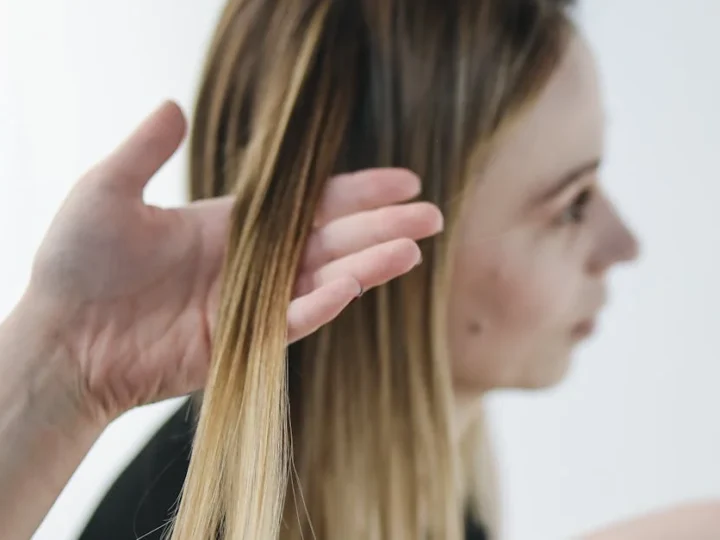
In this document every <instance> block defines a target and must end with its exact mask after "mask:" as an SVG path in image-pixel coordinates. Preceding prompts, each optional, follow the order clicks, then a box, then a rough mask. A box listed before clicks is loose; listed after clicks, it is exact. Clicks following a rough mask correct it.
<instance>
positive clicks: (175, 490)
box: [80, 401, 487, 540]
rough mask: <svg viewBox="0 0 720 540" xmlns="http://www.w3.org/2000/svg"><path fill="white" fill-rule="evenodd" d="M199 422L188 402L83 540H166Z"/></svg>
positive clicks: (469, 536) (469, 535) (119, 484)
mask: <svg viewBox="0 0 720 540" xmlns="http://www.w3.org/2000/svg"><path fill="white" fill-rule="evenodd" d="M193 425H194V424H193V419H192V413H191V410H190V402H189V401H188V403H187V404H186V405H185V406H183V407H182V408H181V409H179V410H178V412H176V413H175V414H174V415H173V416H172V417H171V418H170V419H169V420H168V421H167V422H166V423H165V424H164V425H163V426H162V427H161V428H160V429H159V430H158V432H157V433H156V434H155V435H154V436H153V438H152V439H151V440H150V442H148V444H147V445H146V446H145V447H144V448H143V449H142V450H141V451H140V453H139V454H138V455H137V456H136V457H135V459H134V460H133V461H132V462H131V463H130V465H128V467H127V468H126V469H125V471H123V473H122V474H121V475H120V477H119V478H118V479H117V481H116V482H115V483H114V484H113V486H112V487H111V488H110V490H109V491H108V493H107V494H106V495H105V498H104V499H103V500H102V502H101V503H100V505H99V506H98V508H97V509H96V510H95V513H94V514H93V516H92V518H91V519H90V522H89V523H88V525H87V528H86V529H85V532H83V534H82V536H81V537H80V540H137V539H139V538H142V540H161V538H162V536H163V532H164V530H165V527H164V526H165V525H166V524H167V522H168V519H169V517H170V516H171V514H172V511H173V510H174V509H175V504H176V503H177V500H178V498H179V495H180V490H181V488H182V485H183V482H184V481H185V475H186V474H187V468H188V462H189V459H190V449H191V443H192V437H193ZM466 531H467V532H466V536H465V538H466V540H487V539H486V536H485V534H484V532H483V530H482V528H480V527H478V526H477V525H475V524H474V523H472V522H471V521H468V523H467V528H466Z"/></svg>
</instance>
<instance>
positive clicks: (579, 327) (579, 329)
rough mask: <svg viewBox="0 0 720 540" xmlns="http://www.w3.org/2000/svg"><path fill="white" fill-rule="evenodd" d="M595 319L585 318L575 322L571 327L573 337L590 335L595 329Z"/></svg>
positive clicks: (581, 337) (579, 337)
mask: <svg viewBox="0 0 720 540" xmlns="http://www.w3.org/2000/svg"><path fill="white" fill-rule="evenodd" d="M595 326H596V323H595V319H587V320H584V321H582V322H580V323H578V324H576V325H575V326H574V327H573V329H572V336H573V339H576V340H582V339H585V338H588V337H590V336H591V335H592V334H593V332H594V331H595Z"/></svg>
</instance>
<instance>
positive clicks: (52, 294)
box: [0, 103, 443, 540]
mask: <svg viewBox="0 0 720 540" xmlns="http://www.w3.org/2000/svg"><path fill="white" fill-rule="evenodd" d="M184 133H185V120H184V118H183V115H182V113H181V112H180V110H179V109H178V107H177V106H176V105H174V104H172V103H169V104H165V105H164V106H162V107H161V108H160V109H159V110H158V111H157V112H156V113H155V114H153V115H152V116H151V117H150V118H149V119H148V120H147V121H146V122H145V123H143V124H142V125H141V126H140V127H139V128H138V130H137V132H136V133H135V134H133V136H131V137H130V138H129V139H128V140H127V141H126V142H125V143H124V144H123V145H121V146H120V148H118V150H117V151H116V152H115V153H113V154H112V155H111V156H109V157H108V158H107V159H106V160H104V161H103V162H102V163H100V164H98V165H97V166H96V167H95V168H94V169H93V170H91V171H90V172H89V173H88V174H87V175H85V176H84V177H83V178H81V179H80V180H79V181H78V183H77V185H76V186H75V187H74V189H73V190H72V191H71V193H70V195H69V196H68V198H67V200H66V202H65V204H64V205H63V206H62V208H61V209H60V211H59V213H58V215H57V216H56V218H55V220H54V221H53V223H52V225H51V227H50V230H49V231H48V234H47V237H46V239H45V241H44V242H43V244H42V246H41V247H40V249H39V252H38V254H37V257H36V260H35V264H34V268H33V274H32V277H31V280H30V285H29V287H28V289H27V291H26V292H25V294H24V296H23V298H22V300H21V301H20V303H19V304H18V305H17V307H16V308H15V309H14V310H13V312H12V313H11V315H10V316H9V317H8V318H7V319H6V320H5V321H4V322H3V323H2V324H1V325H0V441H4V442H3V444H1V445H0V485H2V486H3V489H2V490H0V523H2V531H3V532H2V536H3V538H4V539H8V540H14V539H18V540H20V539H26V538H29V537H30V536H31V535H32V533H33V531H34V530H35V529H36V528H37V526H38V525H39V524H40V522H41V520H42V518H43V516H44V515H45V514H46V513H47V511H48V510H49V509H50V507H51V505H52V503H53V502H54V500H55V499H56V498H57V496H58V495H59V493H60V491H61V490H62V488H63V487H64V486H65V484H66V483H67V481H68V480H69V478H70V476H71V474H72V472H73V471H74V470H75V469H76V468H77V466H78V465H79V464H80V462H81V460H82V458H83V457H84V456H85V454H86V453H87V452H88V451H89V449H90V447H91V446H92V444H93V443H94V442H95V440H96V439H97V437H98V436H99V435H100V434H101V432H102V431H103V430H104V429H105V427H106V426H107V425H108V423H109V422H110V421H111V420H112V419H114V418H115V417H117V416H118V415H119V414H122V413H123V412H125V411H127V410H128V409H130V408H132V407H134V406H136V405H141V404H145V403H150V402H152V401H157V400H159V399H163V398H167V397H172V396H179V395H183V394H187V393H189V392H192V391H194V390H198V389H200V388H202V386H203V384H204V382H205V377H206V375H207V366H208V363H209V360H210V350H209V338H208V336H209V335H210V333H211V332H212V329H213V324H214V320H213V314H214V313H215V311H216V309H217V304H218V298H217V291H218V284H219V279H220V274H219V272H220V268H221V262H222V256H223V246H224V238H225V233H226V230H227V227H228V216H229V214H230V208H231V204H232V202H231V199H230V198H222V199H216V200H210V201H203V202H201V203H195V204H191V205H189V206H186V207H183V208H174V209H160V208H154V207H149V206H147V205H145V204H144V203H143V200H142V193H143V189H144V187H145V185H146V184H147V182H148V181H149V180H150V178H151V177H152V176H153V174H154V173H155V172H156V171H157V170H158V169H159V168H160V167H161V166H162V165H163V164H164V163H165V161H167V159H169V158H170V156H171V155H172V154H173V152H174V151H175V150H176V149H177V147H178V145H179V144H180V142H181V140H182V139H183V136H184ZM419 189H420V181H419V179H418V178H417V177H416V176H414V175H412V174H410V173H408V172H407V171H398V170H387V169H384V170H374V171H365V172H361V173H357V174H352V175H344V176H339V177H336V178H334V179H331V180H330V182H329V183H328V186H327V188H326V190H325V192H324V194H323V198H322V201H321V203H320V208H319V210H318V213H317V215H316V220H315V222H316V227H315V230H314V231H313V233H312V235H311V237H310V239H309V241H308V244H307V246H306V251H305V257H304V259H303V263H302V265H301V268H300V270H299V273H298V276H297V281H298V286H297V287H296V289H297V294H296V297H295V299H294V300H293V301H292V303H291V304H290V305H289V307H288V341H293V340H296V339H300V338H302V337H304V336H306V335H308V334H310V333H311V332H313V331H315V330H316V329H317V328H318V327H320V326H322V325H323V324H326V323H327V322H329V321H330V320H332V319H333V318H335V317H336V316H337V315H338V314H339V313H340V312H341V311H342V309H343V308H344V307H345V306H347V305H348V304H349V303H350V302H351V301H352V300H353V299H354V298H355V297H356V296H357V295H358V294H359V293H360V292H361V290H363V289H368V288H370V287H374V286H377V285H379V284H381V283H384V282H386V281H388V280H390V279H393V278H395V277H397V276H399V275H401V274H404V273H405V272H407V271H409V270H411V269H412V268H413V267H414V266H416V265H417V264H418V263H419V262H420V250H419V248H418V246H417V244H416V243H415V240H419V239H421V238H425V237H427V236H431V235H433V234H436V233H437V232H439V231H440V230H441V229H442V226H443V220H442V216H441V214H440V212H439V210H438V209H437V208H436V207H434V206H432V205H430V204H427V203H417V202H414V203H406V204H405V202H406V201H408V200H409V199H412V198H414V197H415V196H416V195H417V194H418V192H419ZM383 225H384V229H385V230H384V232H383V234H382V235H380V236H378V235H375V234H374V231H377V230H378V229H379V228H381V226H383Z"/></svg>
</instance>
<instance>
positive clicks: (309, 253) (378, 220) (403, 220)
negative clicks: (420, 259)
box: [302, 202, 443, 271]
mask: <svg viewBox="0 0 720 540" xmlns="http://www.w3.org/2000/svg"><path fill="white" fill-rule="evenodd" d="M442 227H443V216H442V213H441V212H440V210H439V209H438V208H437V206H435V205H433V204H430V203H427V202H418V203H409V204H402V205H396V206H386V207H384V208H378V209H376V210H369V211H366V212H359V213H356V214H352V215H350V216H347V217H344V218H340V219H337V220H335V221H332V222H330V223H328V224H327V225H326V226H325V227H322V228H320V229H317V230H316V231H314V232H313V234H312V235H311V236H310V238H309V240H308V244H307V249H306V250H305V258H304V260H303V266H302V268H303V271H312V270H315V269H317V268H320V267H321V266H323V265H325V264H327V263H329V262H331V261H333V260H336V259H341V258H342V257H345V256H346V255H350V254H351V253H355V252H358V251H362V250H363V249H366V248H369V247H371V246H373V245H376V244H383V243H385V242H389V241H390V240H396V239H398V238H410V239H411V240H420V239H422V238H427V237H429V236H432V235H434V234H437V233H438V232H440V231H441V230H442Z"/></svg>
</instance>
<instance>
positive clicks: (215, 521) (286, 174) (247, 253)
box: [172, 0, 569, 540]
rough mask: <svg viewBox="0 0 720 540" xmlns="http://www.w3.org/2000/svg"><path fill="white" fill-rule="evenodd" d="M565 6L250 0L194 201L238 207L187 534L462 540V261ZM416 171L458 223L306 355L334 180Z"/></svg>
mask: <svg viewBox="0 0 720 540" xmlns="http://www.w3.org/2000/svg"><path fill="white" fill-rule="evenodd" d="M567 3H568V2H562V1H560V0H555V1H551V0H276V1H270V0H229V1H228V3H227V5H226V7H225V10H224V12H223V14H222V17H221V19H220V22H219V24H218V27H217V30H216V34H215V37H214V41H213V43H212V46H211V49H210V54H209V58H208V62H207V67H206V71H205V75H204V78H203V83H202V87H201V91H200V95H199V100H198V103H197V107H196V113H195V122H194V131H193V136H192V144H191V196H192V198H193V199H198V198H206V197H213V196H217V195H221V194H226V193H233V194H234V195H235V196H236V204H235V207H234V210H233V214H232V218H231V231H230V235H229V238H228V243H227V246H228V249H227V257H226V263H225V267H224V270H223V288H222V293H221V295H222V302H221V308H220V313H219V319H218V324H217V329H216V332H215V335H214V336H213V349H214V350H213V358H212V363H211V366H210V375H209V380H208V384H207V388H206V390H205V393H204V396H203V402H202V407H201V412H200V416H199V422H198V426H197V433H196V437H195V442H194V448H193V453H192V458H191V462H190V467H189V472H188V477H187V479H186V483H185V486H184V489H183V494H182V498H181V502H180V507H179V511H178V515H177V518H176V521H175V524H174V527H173V530H172V539H173V540H212V539H215V538H220V539H223V540H255V539H275V538H281V539H283V540H290V539H293V540H294V539H299V538H301V537H307V538H319V539H339V538H342V539H346V540H360V539H362V540H366V539H373V538H376V539H379V538H386V539H393V540H403V539H408V540H410V539H412V540H417V539H419V538H433V539H446V540H456V539H459V538H461V536H462V532H463V516H464V512H465V511H466V505H467V504H469V503H468V501H469V500H470V499H471V497H470V495H471V494H470V493H469V491H470V487H469V486H471V485H473V483H472V482H468V481H467V478H468V475H469V474H470V472H469V471H467V470H465V471H461V468H460V467H459V466H458V463H459V461H460V451H459V449H458V447H457V446H458V445H457V444H456V442H455V440H454V437H453V433H452V429H453V426H452V422H451V399H452V385H451V378H450V370H449V362H448V359H447V354H446V346H445V342H444V340H445V333H446V328H445V325H446V322H445V308H446V302H447V294H446V290H447V287H448V285H449V284H448V279H449V275H450V270H449V268H450V266H449V260H450V257H449V256H448V251H449V250H450V249H451V246H450V244H449V243H448V242H451V241H452V238H453V229H454V222H455V221H456V217H457V215H458V214H459V212H460V211H461V206H462V199H463V197H462V195H463V192H464V190H465V189H466V188H467V186H468V185H469V182H470V174H469V171H468V167H469V164H470V163H471V160H472V158H473V157H474V156H475V155H476V154H477V152H478V151H479V150H478V149H482V148H484V147H485V146H486V145H487V143H489V142H490V141H491V140H492V137H493V136H494V134H495V133H496V132H497V130H498V129H499V127H500V126H501V125H502V124H503V122H505V121H506V119H507V118H509V117H510V115H512V114H513V113H514V112H515V111H517V110H518V107H521V106H522V105H523V104H525V103H527V101H528V100H530V99H531V98H532V97H533V96H534V95H535V94H537V92H538V90H539V89H540V88H542V86H543V85H544V84H545V82H546V80H547V78H548V77H549V75H550V73H551V72H552V70H553V68H554V66H555V65H556V63H557V60H558V58H559V56H560V54H561V52H562V48H563V43H564V41H565V34H566V29H567V28H568V27H569V24H567V23H568V20H567V16H566V13H565V8H566V4H567ZM375 166H394V167H404V168H408V169H411V170H413V171H415V172H416V173H418V174H419V175H420V177H421V178H422V180H423V197H424V198H426V199H428V200H430V201H432V202H434V203H435V204H437V205H438V206H440V208H441V209H442V210H443V212H444V214H445V215H446V234H444V235H442V236H440V237H437V238H434V239H432V240H428V241H425V242H423V243H422V244H421V248H422V250H423V259H424V264H423V265H422V266H421V267H418V268H416V269H415V270H413V271H412V272H411V273H409V274H408V275H406V276H403V277H402V278H401V279H397V280H395V281H393V282H391V283H389V284H387V285H385V286H382V287H378V288H376V289H374V290H371V291H368V292H367V293H366V294H365V295H364V296H363V297H362V298H360V299H358V300H357V301H356V302H354V303H353V304H352V305H351V306H350V307H349V308H348V309H346V310H345V312H344V313H343V314H342V315H341V316H340V317H339V318H338V319H337V320H336V321H334V322H333V323H331V324H330V325H328V326H327V327H325V328H323V329H322V330H321V331H319V332H317V333H316V334H315V335H313V336H311V337H309V338H306V339H304V340H302V341H301V342H299V343H296V344H293V345H292V346H290V348H289V349H288V348H287V347H286V310H287V306H288V304H289V302H290V300H291V297H292V294H293V287H294V280H295V276H296V272H297V269H298V265H299V264H300V260H301V255H302V251H303V248H304V245H305V242H306V240H307V238H308V236H309V234H310V232H311V229H312V224H313V216H314V213H315V207H316V205H317V203H318V200H319V198H320V195H321V194H322V192H323V189H324V186H325V182H326V180H327V179H328V178H329V177H330V176H331V175H333V174H337V173H339V172H344V171H352V170H358V169H361V168H367V167H375Z"/></svg>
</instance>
